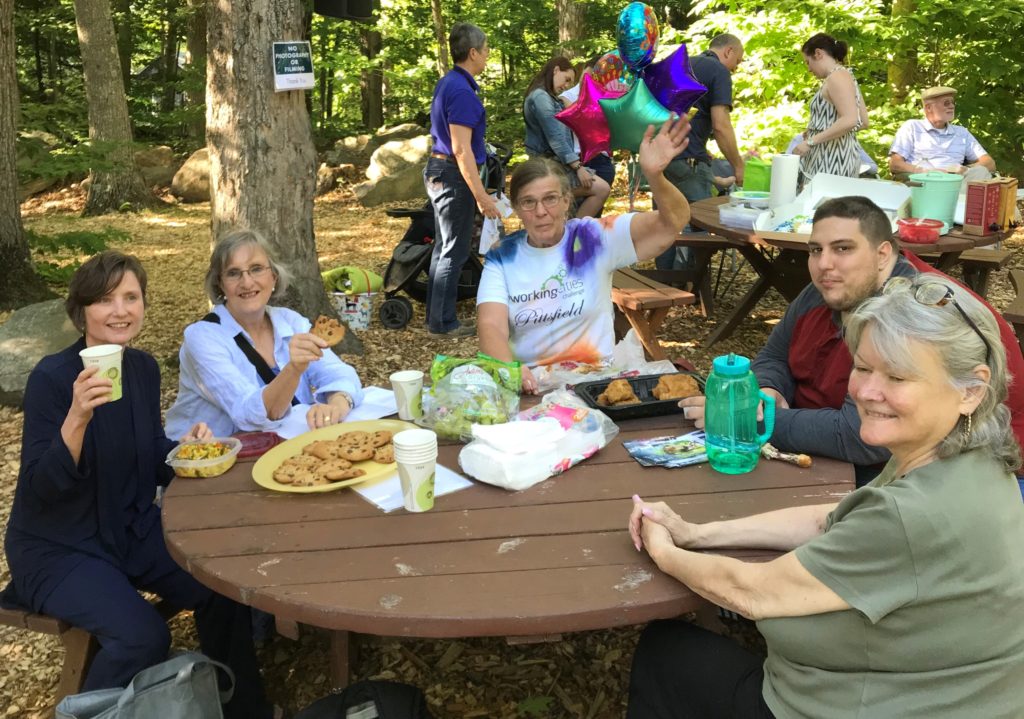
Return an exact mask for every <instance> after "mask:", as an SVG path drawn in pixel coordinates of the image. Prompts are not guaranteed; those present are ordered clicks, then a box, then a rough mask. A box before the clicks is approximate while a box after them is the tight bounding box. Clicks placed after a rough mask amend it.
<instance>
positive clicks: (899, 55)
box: [888, 0, 919, 103]
mask: <svg viewBox="0 0 1024 719" xmlns="http://www.w3.org/2000/svg"><path fill="white" fill-rule="evenodd" d="M915 12H917V0H893V3H892V14H891V16H892V24H893V26H894V27H896V29H897V32H898V34H897V37H896V39H895V44H894V46H893V49H892V50H893V51H892V59H891V60H890V61H889V67H888V81H889V92H890V94H891V95H892V98H893V100H894V101H895V102H897V103H899V102H903V101H904V100H906V99H907V95H909V94H910V93H911V92H913V90H914V89H915V88H916V87H917V84H918V77H919V71H918V67H917V43H916V38H915V37H914V35H913V34H912V33H909V32H907V31H906V30H903V32H899V30H901V29H902V28H901V25H902V20H903V18H905V17H911V16H913V15H914V13H915Z"/></svg>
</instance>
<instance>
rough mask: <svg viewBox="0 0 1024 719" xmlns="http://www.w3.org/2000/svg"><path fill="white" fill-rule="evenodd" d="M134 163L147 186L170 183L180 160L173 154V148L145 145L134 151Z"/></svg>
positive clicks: (179, 165) (179, 164)
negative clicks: (142, 148)
mask: <svg viewBox="0 0 1024 719" xmlns="http://www.w3.org/2000/svg"><path fill="white" fill-rule="evenodd" d="M135 165H136V167H138V168H139V172H141V173H142V178H143V179H144V180H145V181H146V184H147V185H149V186H152V185H160V186H161V187H162V186H165V185H169V184H171V182H172V181H173V180H174V175H175V174H177V171H178V169H179V168H180V167H181V162H179V161H178V158H176V157H175V156H174V150H172V149H171V148H169V147H167V145H158V146H156V147H147V148H146V149H144V150H139V151H138V152H136V153H135Z"/></svg>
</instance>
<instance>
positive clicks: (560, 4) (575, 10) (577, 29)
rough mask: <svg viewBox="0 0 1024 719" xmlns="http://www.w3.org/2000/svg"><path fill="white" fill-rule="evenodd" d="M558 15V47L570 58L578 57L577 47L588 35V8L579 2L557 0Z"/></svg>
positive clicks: (575, 0) (574, 0)
mask: <svg viewBox="0 0 1024 719" xmlns="http://www.w3.org/2000/svg"><path fill="white" fill-rule="evenodd" d="M555 8H556V11H557V13H558V47H559V49H560V50H561V52H562V54H563V55H565V56H566V57H568V58H573V57H575V56H576V45H577V43H578V42H579V41H580V40H582V39H584V34H585V33H586V6H585V5H584V4H583V3H581V2H577V0H555Z"/></svg>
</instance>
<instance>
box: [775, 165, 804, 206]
mask: <svg viewBox="0 0 1024 719" xmlns="http://www.w3.org/2000/svg"><path fill="white" fill-rule="evenodd" d="M799 179H800V156H799V155H775V156H774V157H773V158H772V182H771V185H770V186H769V192H770V195H769V197H768V207H769V208H772V209H774V208H776V207H778V206H779V205H785V204H787V203H790V202H792V201H793V200H795V199H796V184H797V180H799Z"/></svg>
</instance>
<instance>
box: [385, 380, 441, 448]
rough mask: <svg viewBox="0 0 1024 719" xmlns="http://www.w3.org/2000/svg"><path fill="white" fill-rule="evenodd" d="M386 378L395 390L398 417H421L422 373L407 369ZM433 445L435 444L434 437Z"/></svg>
mask: <svg viewBox="0 0 1024 719" xmlns="http://www.w3.org/2000/svg"><path fill="white" fill-rule="evenodd" d="M388 379H390V380H391V389H393V390H394V391H395V402H396V403H397V404H398V417H399V419H405V420H410V419H417V418H419V417H422V416H423V402H422V400H421V394H422V392H423V373H422V372H420V371H419V370H416V369H407V370H402V371H401V372H395V373H393V374H392V375H391V376H390V377H389V378H388ZM434 446H435V447H436V446H437V440H436V438H435V440H434ZM396 449H397V447H396Z"/></svg>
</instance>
